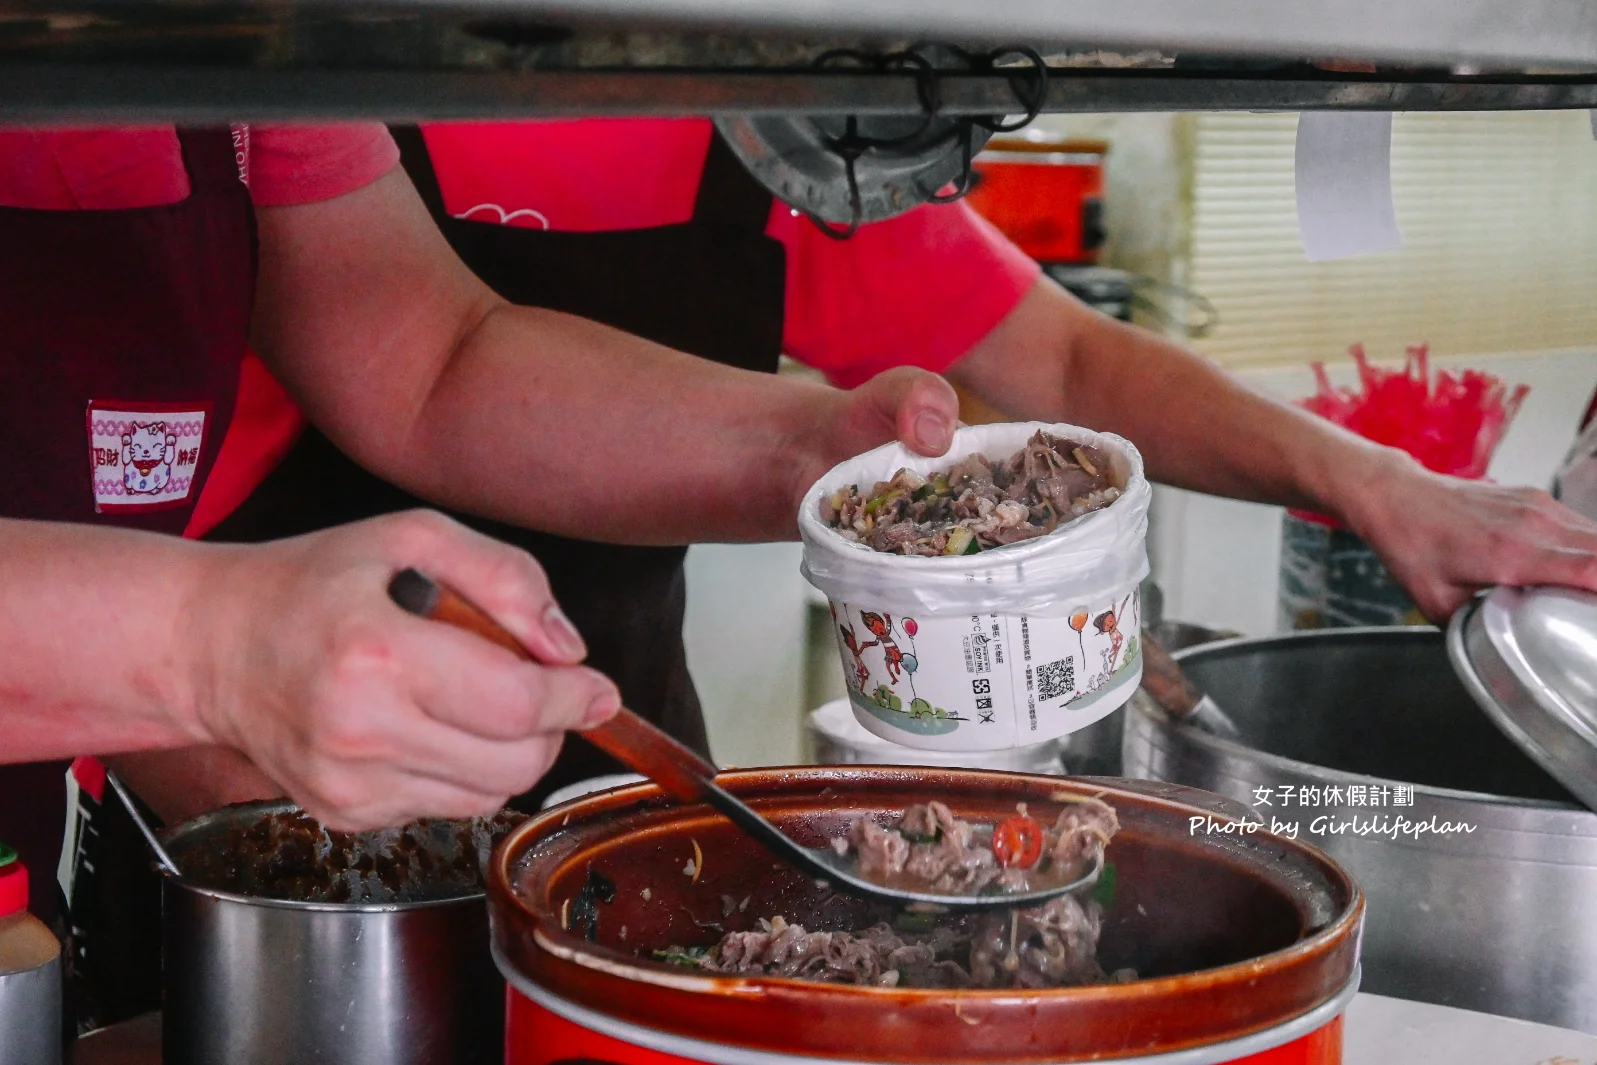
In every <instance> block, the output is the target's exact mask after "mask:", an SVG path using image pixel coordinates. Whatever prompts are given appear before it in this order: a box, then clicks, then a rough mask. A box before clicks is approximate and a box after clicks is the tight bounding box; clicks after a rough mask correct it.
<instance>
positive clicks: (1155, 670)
mask: <svg viewBox="0 0 1597 1065" xmlns="http://www.w3.org/2000/svg"><path fill="white" fill-rule="evenodd" d="M1142 686H1143V687H1144V688H1146V689H1148V694H1149V695H1151V696H1153V701H1154V702H1156V703H1158V704H1159V706H1160V707H1161V708H1163V709H1164V711H1165V712H1166V713H1168V714H1170V715H1171V716H1173V717H1177V718H1185V717H1187V716H1188V715H1190V714H1191V713H1192V711H1193V710H1194V709H1196V708H1197V705H1198V703H1199V702H1201V701H1202V700H1203V692H1201V691H1199V690H1198V686H1197V685H1196V684H1193V683H1192V681H1191V680H1190V679H1189V678H1188V677H1187V674H1186V673H1185V672H1184V671H1183V670H1182V668H1181V666H1180V664H1179V663H1177V662H1176V660H1175V659H1174V658H1171V657H1170V652H1168V651H1166V650H1165V649H1164V648H1163V647H1161V646H1159V643H1158V641H1156V640H1155V639H1154V638H1153V636H1152V635H1150V634H1149V632H1148V630H1147V629H1143V630H1142Z"/></svg>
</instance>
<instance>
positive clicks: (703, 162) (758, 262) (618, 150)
mask: <svg viewBox="0 0 1597 1065" xmlns="http://www.w3.org/2000/svg"><path fill="white" fill-rule="evenodd" d="M395 136H396V139H397V140H398V142H399V144H400V146H401V149H402V155H403V159H404V165H405V167H406V168H407V170H408V171H409V173H410V175H411V177H412V179H413V180H414V181H415V183H416V185H417V187H418V189H419V190H420V192H421V194H422V197H423V200H424V201H425V202H426V203H427V204H428V207H429V209H430V210H431V212H432V214H433V217H434V219H435V221H437V223H438V224H439V226H440V227H441V229H442V231H443V232H444V233H445V235H446V237H447V238H448V239H449V241H450V242H451V244H452V245H453V246H454V247H455V249H456V250H457V251H458V252H459V253H460V254H461V256H462V258H463V260H464V261H465V262H466V263H467V264H468V265H469V266H471V267H472V268H473V269H474V270H476V271H477V272H478V274H479V275H480V276H481V277H482V278H483V279H484V280H485V281H487V282H488V283H489V284H490V285H491V286H492V287H493V288H494V289H495V290H496V291H498V292H499V293H500V295H502V296H504V297H505V298H507V299H510V300H512V301H515V302H518V303H523V304H528V305H534V306H543V307H557V308H560V309H565V310H569V311H572V312H574V313H578V314H582V315H584V316H586V317H589V318H594V319H598V320H602V321H606V322H608V323H610V324H612V325H614V326H617V327H619V328H622V329H627V330H630V331H632V332H636V333H641V334H642V335H644V336H647V337H650V338H652V339H655V340H658V341H660V342H662V343H665V344H668V345H670V346H673V347H676V348H679V349H681V350H684V351H689V352H692V353H694V354H698V355H701V356H704V357H706V358H709V359H714V360H719V361H722V362H731V363H734V364H736V365H742V366H746V367H748V368H754V369H764V370H772V369H774V368H775V366H776V357H777V355H778V354H779V353H785V354H787V355H790V356H792V357H794V358H796V359H798V360H800V361H802V362H805V363H807V364H809V365H810V366H812V367H815V368H817V369H819V370H821V371H823V372H824V373H825V374H826V375H827V376H828V377H829V378H830V379H831V380H832V382H833V383H835V384H838V385H841V386H844V387H852V386H858V385H861V384H862V383H865V382H871V381H881V380H883V379H884V378H883V376H881V375H884V374H891V373H894V372H902V368H904V367H918V368H922V369H927V370H932V371H937V372H938V373H941V374H946V375H947V377H948V378H949V379H951V380H953V381H955V382H957V383H959V384H961V385H963V386H964V387H965V388H967V389H968V390H969V391H970V392H971V393H973V394H974V395H975V396H976V397H977V398H979V399H982V400H984V401H986V402H987V403H988V404H989V405H990V406H992V407H995V408H997V409H998V410H1000V411H1002V412H1004V413H1006V414H1008V415H1012V416H1014V417H1017V418H1023V419H1041V420H1049V421H1069V422H1074V423H1077V424H1082V425H1088V426H1092V427H1094V428H1098V429H1107V430H1111V431H1115V432H1118V433H1121V434H1122V435H1125V436H1127V437H1129V438H1130V439H1132V440H1133V441H1134V442H1135V443H1136V444H1137V445H1138V447H1139V448H1140V449H1141V450H1142V452H1143V454H1144V456H1145V458H1146V460H1147V463H1148V469H1149V472H1150V474H1151V475H1152V476H1153V477H1155V478H1156V479H1158V480H1162V481H1164V482H1166V483H1171V484H1175V485H1179V486H1181V487H1185V488H1190V489H1195V490H1199V491H1206V492H1213V493H1216V494H1222V495H1229V496H1234V497H1237V498H1242V499H1250V500H1256V501H1261V502H1273V503H1282V504H1286V505H1291V506H1298V507H1308V508H1312V509H1315V510H1317V511H1320V512H1324V513H1330V514H1335V515H1338V516H1339V517H1341V518H1342V519H1343V520H1345V521H1346V522H1347V523H1348V524H1349V525H1350V526H1351V527H1352V528H1353V529H1355V530H1356V531H1357V532H1359V533H1360V534H1362V535H1363V536H1364V537H1365V538H1366V540H1368V541H1369V542H1370V543H1371V544H1372V545H1373V546H1374V547H1375V548H1376V549H1377V550H1379V551H1380V552H1381V554H1382V555H1383V557H1384V558H1385V559H1386V561H1387V563H1388V564H1389V565H1390V567H1391V569H1392V570H1393V572H1394V573H1395V575H1396V576H1397V577H1398V578H1399V579H1400V580H1401V581H1402V582H1403V583H1404V584H1405V586H1406V587H1407V588H1408V590H1409V591H1410V592H1411V594H1412V595H1413V596H1414V598H1415V600H1416V602H1417V603H1418V604H1419V605H1420V606H1421V607H1422V608H1423V609H1424V610H1426V612H1427V613H1428V614H1429V615H1430V616H1432V617H1435V618H1438V619H1440V618H1444V617H1446V616H1447V615H1448V614H1449V613H1450V612H1451V611H1452V610H1453V609H1454V608H1455V607H1456V606H1458V605H1459V604H1460V603H1461V602H1463V600H1464V599H1465V597H1467V596H1468V595H1469V594H1471V593H1472V592H1473V591H1474V590H1475V589H1477V588H1479V587H1480V586H1483V585H1486V584H1492V583H1525V582H1528V583H1562V584H1570V585H1576V586H1581V587H1588V588H1594V589H1597V526H1594V525H1592V524H1591V523H1590V522H1588V521H1586V520H1585V519H1583V518H1580V517H1579V516H1577V515H1574V514H1572V513H1570V512H1569V511H1567V510H1564V509H1563V508H1561V507H1559V506H1558V505H1557V504H1555V503H1554V502H1553V501H1552V500H1551V499H1549V498H1548V497H1547V496H1546V495H1545V493H1541V492H1536V491H1531V490H1525V489H1511V488H1500V487H1496V486H1491V485H1483V484H1476V483H1467V482H1463V481H1458V480H1453V479H1449V478H1444V477H1440V476H1437V475H1434V474H1431V473H1429V472H1427V471H1425V470H1424V469H1423V468H1421V467H1420V466H1419V465H1418V464H1417V463H1415V462H1414V461H1413V460H1411V459H1410V458H1408V457H1407V456H1406V455H1403V454H1402V453H1400V452H1397V451H1395V450H1392V449H1387V448H1382V447H1380V446H1378V445H1375V444H1371V443H1369V442H1367V441H1364V440H1361V439H1358V438H1356V437H1354V436H1352V435H1351V434H1348V433H1346V432H1344V431H1342V430H1340V429H1337V428H1336V427H1334V426H1331V425H1329V424H1327V423H1325V422H1323V421H1321V420H1319V419H1316V418H1314V417H1312V416H1311V415H1309V414H1307V413H1305V412H1303V411H1301V410H1298V409H1296V408H1293V407H1290V406H1288V405H1285V404H1280V403H1276V402H1273V401H1270V400H1267V399H1265V398H1263V397H1261V396H1258V395H1256V394H1254V393H1252V392H1251V391H1249V390H1247V389H1245V388H1244V387H1243V386H1242V385H1241V384H1240V383H1238V382H1237V381H1236V380H1235V379H1233V378H1232V377H1230V376H1228V375H1226V374H1225V373H1223V372H1222V371H1220V370H1219V369H1218V368H1216V367H1215V366H1214V365H1213V364H1211V363H1209V362H1208V361H1207V360H1205V359H1203V358H1201V357H1200V356H1198V355H1196V354H1194V353H1192V352H1189V351H1187V350H1185V349H1183V348H1181V347H1179V346H1177V345H1175V344H1172V343H1170V342H1168V341H1166V340H1164V339H1163V338H1161V337H1158V336H1156V335H1154V334H1152V333H1150V332H1148V331H1146V330H1142V329H1138V328H1136V327H1133V326H1129V325H1126V324H1124V323H1121V322H1118V321H1115V320H1112V319H1110V318H1108V317H1106V316H1104V315H1101V314H1098V313H1096V312H1094V311H1092V310H1090V309H1088V308H1086V307H1085V306H1084V305H1082V304H1081V303H1079V302H1078V301H1076V300H1074V299H1073V298H1072V297H1070V296H1069V295H1068V294H1066V293H1065V292H1064V291H1063V290H1062V289H1060V288H1059V287H1058V286H1057V285H1055V284H1054V283H1052V282H1051V281H1049V280H1048V279H1046V278H1044V277H1042V276H1040V271H1039V269H1038V267H1037V265H1036V264H1035V263H1033V262H1031V261H1030V260H1028V259H1027V258H1026V257H1025V256H1024V255H1022V254H1021V253H1020V252H1019V251H1018V250H1017V249H1016V248H1014V247H1013V246H1012V245H1010V244H1009V243H1008V242H1007V241H1005V240H1004V239H1003V238H1002V237H1001V236H1000V235H999V234H998V233H997V232H996V231H995V230H994V229H993V228H992V227H991V226H989V225H988V224H987V223H985V222H984V221H983V220H982V219H980V218H979V217H978V216H977V215H975V214H974V212H972V211H971V210H970V209H969V207H967V206H965V205H963V204H954V205H949V206H925V207H920V208H917V209H914V210H911V211H909V212H907V213H906V214H903V215H901V216H899V217H897V218H893V219H890V220H887V221H884V222H880V223H876V224H872V225H867V226H864V227H862V228H861V229H860V230H859V232H858V233H857V234H856V235H854V236H853V237H852V238H851V239H848V240H843V241H839V240H835V239H833V238H832V237H830V236H828V235H826V234H824V233H822V232H821V231H820V230H819V229H818V228H817V227H815V226H813V225H812V224H811V223H810V221H809V220H808V219H806V218H804V217H802V216H800V215H799V214H798V212H796V211H794V210H792V209H790V208H788V207H787V206H786V205H784V204H782V203H781V202H779V201H776V200H773V198H772V197H771V196H770V194H769V193H767V192H765V191H764V190H763V189H761V188H760V187H759V186H758V185H757V184H756V183H755V182H754V181H753V179H752V178H751V177H749V175H747V174H746V173H745V172H744V171H743V170H742V168H741V167H740V166H739V165H738V164H737V162H736V160H735V159H734V158H733V157H732V155H731V153H730V151H729V150H728V149H727V148H726V146H725V145H724V144H722V142H721V141H720V139H719V136H718V135H716V134H715V133H714V132H713V127H712V125H711V123H710V122H709V121H707V120H704V119H663V120H662V119H608V120H583V121H548V122H521V123H459V124H438V125H429V126H426V127H423V128H422V129H420V130H418V129H414V128H407V129H397V130H395ZM669 411H670V414H669V416H671V417H674V418H676V419H679V420H680V421H681V422H682V423H683V424H685V425H699V424H701V419H703V417H704V415H705V411H704V410H702V409H699V408H694V407H690V406H672V407H670V408H669ZM316 420H317V419H316V416H315V414H314V412H313V413H312V421H313V422H314V421H316ZM629 433H630V436H631V438H632V439H633V440H635V441H637V443H638V444H639V445H640V446H644V447H647V446H649V445H650V438H649V436H648V434H639V433H635V432H631V431H630V430H629ZM356 458H357V459H358V458H359V456H356ZM611 483H612V484H613V485H615V487H616V490H617V491H618V492H625V491H627V490H628V489H627V488H626V485H628V484H630V471H628V472H627V473H625V474H622V475H621V476H620V477H613V478H612V480H611ZM417 502H418V500H417V499H416V498H415V497H413V496H411V495H410V494H408V493H405V492H400V491H397V490H394V489H392V488H391V487H389V486H385V485H384V484H383V483H382V482H381V480H380V479H379V478H377V477H374V476H372V475H371V474H369V473H366V472H364V471H363V470H362V469H361V468H360V467H359V466H358V465H356V463H354V462H351V461H349V460H348V459H345V458H343V457H342V456H340V454H339V452H338V450H337V449H336V448H335V447H334V446H332V445H331V444H330V443H329V442H328V441H327V440H326V439H325V438H323V437H321V436H320V435H319V434H318V433H316V432H315V431H314V430H312V431H310V432H308V433H307V434H306V435H305V436H304V437H302V438H301V439H300V441H299V443H298V444H297V445H296V447H295V449H294V451H293V452H292V453H291V454H290V456H289V459H288V460H287V461H286V462H285V463H284V464H283V466H281V467H280V468H279V469H278V470H277V471H276V473H274V475H273V477H272V478H269V479H268V481H267V482H266V484H265V485H264V486H263V488H262V490H261V491H260V492H259V493H257V495H256V497H255V499H254V500H252V501H251V503H250V504H249V505H248V506H246V507H245V508H243V510H241V512H240V513H239V515H237V516H236V518H235V520H234V521H233V522H231V523H230V524H224V526H223V527H222V528H221V529H220V530H219V531H220V532H222V533H223V534H225V535H228V536H236V537H239V538H244V539H250V538H262V537H269V536H281V535H285V534H290V533H296V532H301V531H304V530H305V529H309V528H315V527H316V526H317V525H318V524H319V523H326V522H330V521H337V520H351V519H355V518H359V517H363V516H366V515H368V514H373V513H382V512H386V511H390V510H396V509H401V508H403V507H406V506H412V505H415V504H416V503H417ZM534 527H535V528H537V529H539V530H541V531H540V532H537V533H529V532H527V531H526V530H523V529H517V528H512V527H509V526H492V527H485V528H487V531H490V532H492V533H493V534H494V535H495V536H497V537H500V538H504V539H509V540H512V541H513V542H517V543H521V544H523V545H524V546H527V547H529V548H530V549H531V550H532V551H533V553H534V554H536V555H537V556H538V557H539V558H540V559H542V560H544V562H545V564H546V566H547V568H548V569H549V572H550V577H551V580H552V581H553V582H554V586H555V589H556V592H557V593H558V597H559V598H560V600H561V602H562V603H564V604H566V605H567V606H568V607H569V608H570V609H571V610H572V612H573V615H574V618H575V621H576V624H577V626H578V628H579V629H580V630H581V631H582V633H583V635H584V636H585V637H586V638H587V640H588V642H589V645H590V647H592V648H593V649H594V655H593V658H592V661H593V662H594V664H596V665H597V666H598V667H599V668H601V669H602V670H603V671H604V672H605V673H606V674H607V675H610V676H612V677H614V678H615V679H616V680H617V681H618V683H619V684H620V687H621V690H622V693H623V696H624V698H625V699H626V700H627V702H628V705H632V706H635V707H636V708H638V709H640V710H641V711H643V712H645V713H646V714H648V715H649V716H651V717H654V718H655V719H656V720H660V721H662V722H664V723H665V724H666V725H667V726H668V727H670V728H671V729H672V730H673V731H674V732H676V733H677V734H678V735H679V736H681V737H682V738H684V739H685V740H687V741H689V742H691V743H694V744H695V745H697V746H699V747H700V748H701V750H702V749H704V746H705V737H704V731H703V724H702V720H701V718H700V715H699V711H698V706H697V701H696V699H695V697H694V694H693V690H692V683H691V679H690V678H689V677H688V675H687V671H686V663H685V658H684V656H683V653H682V648H681V641H680V636H679V634H680V631H681V624H682V577H681V550H680V549H675V550H658V549H657V550H654V551H650V552H637V551H636V550H626V549H620V548H615V547H607V546H603V545H598V544H594V543H592V542H591V541H594V540H602V539H614V540H617V541H621V542H628V543H639V542H642V541H644V540H648V539H653V540H654V542H657V543H667V542H670V541H669V540H668V539H667V538H666V537H663V536H658V535H656V534H658V532H659V530H641V529H637V528H633V529H629V530H623V531H620V532H619V533H617V534H615V535H613V536H607V535H606V534H605V532H604V531H603V530H599V529H592V530H587V531H586V532H585V533H584V534H583V536H582V537H580V538H570V537H566V536H550V535H548V533H549V532H551V531H553V532H562V531H563V530H556V529H552V527H551V526H550V525H549V524H548V523H546V522H541V523H538V524H536V525H535V526H534ZM784 532H785V534H786V535H789V536H791V535H792V530H791V528H789V529H787V530H784ZM714 536H715V533H714V532H713V530H712V528H711V526H709V525H705V526H702V527H700V528H698V529H696V530H692V531H691V532H689V533H688V535H685V536H684V537H682V538H681V540H679V541H677V542H681V543H686V542H688V541H689V540H703V539H711V538H714ZM616 768H617V767H616V766H615V765H614V763H612V762H609V761H608V760H607V759H605V758H604V757H602V756H601V755H599V754H598V753H597V752H595V751H593V750H592V749H591V748H587V747H586V746H585V745H583V744H582V743H580V742H572V743H568V744H567V747H566V749H565V751H564V752H563V754H562V756H561V760H560V762H559V763H557V766H556V768H555V770H554V772H552V773H551V774H550V775H548V776H546V777H545V778H544V779H543V781H542V782H541V783H540V789H539V791H540V792H543V791H547V790H549V789H552V788H554V787H556V786H558V785H560V784H563V783H566V782H568V781H570V780H573V779H577V778H579V777H581V776H591V775H597V774H599V773H603V772H610V771H614V770H615V769H616ZM248 779H249V778H248V776H247V774H245V773H244V772H243V771H242V769H240V771H238V772H230V773H227V774H224V775H222V778H221V780H220V783H221V784H223V785H224V786H225V787H227V788H232V787H243V786H245V781H246V780H248ZM190 784H192V781H191V782H190ZM248 786H249V787H260V788H269V787H270V784H269V782H261V781H258V780H255V781H252V782H251V783H250V784H249V785H248ZM189 794H190V798H191V800H192V801H193V802H196V803H199V804H200V805H204V804H205V803H207V802H214V801H216V800H218V799H220V798H222V797H224V795H228V794H232V793H231V792H226V791H224V792H218V793H210V794H208V793H207V789H206V788H204V787H199V788H198V789H197V790H193V789H192V788H191V790H190V793H189ZM537 798H538V794H533V795H530V796H527V797H526V800H527V801H528V802H533V801H536V799H537Z"/></svg>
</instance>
